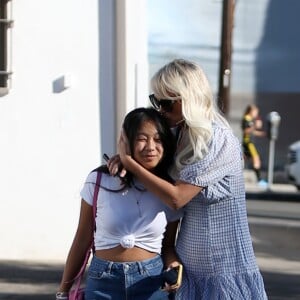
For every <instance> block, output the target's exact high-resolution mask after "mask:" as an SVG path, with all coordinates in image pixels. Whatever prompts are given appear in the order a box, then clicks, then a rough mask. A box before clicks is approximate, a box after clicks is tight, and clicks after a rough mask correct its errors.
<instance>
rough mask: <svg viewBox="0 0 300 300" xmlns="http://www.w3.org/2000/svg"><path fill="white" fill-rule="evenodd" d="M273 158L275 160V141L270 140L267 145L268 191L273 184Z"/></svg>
mask: <svg viewBox="0 0 300 300" xmlns="http://www.w3.org/2000/svg"><path fill="white" fill-rule="evenodd" d="M274 158H275V140H273V139H272V140H270V143H269V162H268V189H270V188H271V186H272V184H273V177H274Z"/></svg>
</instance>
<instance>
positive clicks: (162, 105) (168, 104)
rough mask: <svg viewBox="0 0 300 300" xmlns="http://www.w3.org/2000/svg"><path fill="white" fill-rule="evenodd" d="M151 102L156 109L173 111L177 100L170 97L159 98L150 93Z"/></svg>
mask: <svg viewBox="0 0 300 300" xmlns="http://www.w3.org/2000/svg"><path fill="white" fill-rule="evenodd" d="M149 99H150V102H151V104H152V106H153V107H154V108H155V109H156V110H163V111H165V112H171V111H172V110H173V105H174V104H175V102H176V100H170V99H161V100H158V99H157V98H156V97H155V96H154V94H151V95H149Z"/></svg>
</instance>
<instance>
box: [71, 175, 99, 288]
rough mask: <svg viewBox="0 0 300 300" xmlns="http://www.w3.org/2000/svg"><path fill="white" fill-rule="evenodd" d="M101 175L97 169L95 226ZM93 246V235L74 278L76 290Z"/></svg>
mask: <svg viewBox="0 0 300 300" xmlns="http://www.w3.org/2000/svg"><path fill="white" fill-rule="evenodd" d="M101 176H102V173H101V172H99V171H97V178H96V184H95V189H94V197H93V228H95V227H96V226H95V225H96V220H95V218H96V211H97V199H98V194H99V189H100V183H101ZM93 248H94V236H93V239H92V243H91V245H90V246H89V248H88V249H87V251H86V254H85V258H84V261H83V263H82V266H81V269H80V271H79V272H78V274H77V276H76V277H75V278H74V280H77V283H76V286H75V290H78V289H79V287H80V283H81V278H82V276H83V274H84V271H85V268H86V265H87V263H88V260H89V257H90V254H91V250H93Z"/></svg>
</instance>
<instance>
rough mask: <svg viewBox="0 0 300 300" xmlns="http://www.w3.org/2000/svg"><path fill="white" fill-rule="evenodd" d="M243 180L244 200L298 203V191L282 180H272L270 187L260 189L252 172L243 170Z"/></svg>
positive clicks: (299, 199)
mask: <svg viewBox="0 0 300 300" xmlns="http://www.w3.org/2000/svg"><path fill="white" fill-rule="evenodd" d="M244 178H245V188H246V199H259V200H274V201H275V200H279V201H280V200H283V201H284V200H285V201H300V191H298V189H297V188H296V186H294V185H292V184H288V183H285V182H284V180H282V182H281V181H280V179H279V181H278V180H274V183H273V184H272V185H270V186H267V187H260V186H259V185H258V184H257V183H256V178H255V174H254V172H253V171H252V170H244Z"/></svg>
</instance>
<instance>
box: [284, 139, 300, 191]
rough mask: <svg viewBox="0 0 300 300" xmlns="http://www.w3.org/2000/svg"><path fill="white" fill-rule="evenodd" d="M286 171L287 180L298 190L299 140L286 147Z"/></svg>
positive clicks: (299, 186)
mask: <svg viewBox="0 0 300 300" xmlns="http://www.w3.org/2000/svg"><path fill="white" fill-rule="evenodd" d="M286 171H287V176H288V179H289V181H290V182H291V183H293V184H294V185H295V186H296V187H297V188H298V190H300V140H299V141H297V142H295V143H293V144H291V145H290V146H289V148H288V162H287V165H286Z"/></svg>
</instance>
